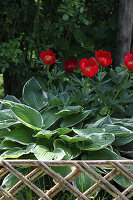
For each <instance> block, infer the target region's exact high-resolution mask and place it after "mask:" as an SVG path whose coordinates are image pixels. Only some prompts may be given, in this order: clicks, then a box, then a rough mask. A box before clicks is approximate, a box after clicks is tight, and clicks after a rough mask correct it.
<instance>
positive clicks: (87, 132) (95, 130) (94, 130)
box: [72, 128, 105, 137]
mask: <svg viewBox="0 0 133 200" xmlns="http://www.w3.org/2000/svg"><path fill="white" fill-rule="evenodd" d="M72 130H73V131H74V133H76V134H77V135H79V136H81V137H89V136H90V134H92V133H105V130H104V129H103V128H86V129H75V128H73V129H72Z"/></svg>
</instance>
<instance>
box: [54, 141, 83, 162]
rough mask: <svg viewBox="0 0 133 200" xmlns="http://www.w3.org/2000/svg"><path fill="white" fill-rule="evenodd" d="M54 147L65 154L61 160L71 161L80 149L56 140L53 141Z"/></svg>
mask: <svg viewBox="0 0 133 200" xmlns="http://www.w3.org/2000/svg"><path fill="white" fill-rule="evenodd" d="M54 147H55V148H60V149H63V150H64V152H65V154H66V155H65V156H64V158H63V160H71V159H73V158H76V157H77V156H79V154H80V149H79V148H77V147H76V145H75V144H71V145H70V144H69V145H68V144H67V143H65V142H64V141H63V140H60V139H57V140H55V141H54Z"/></svg>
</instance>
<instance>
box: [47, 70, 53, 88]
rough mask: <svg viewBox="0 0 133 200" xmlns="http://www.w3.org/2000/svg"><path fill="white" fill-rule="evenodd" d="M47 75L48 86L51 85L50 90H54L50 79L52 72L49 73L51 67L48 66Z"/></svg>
mask: <svg viewBox="0 0 133 200" xmlns="http://www.w3.org/2000/svg"><path fill="white" fill-rule="evenodd" d="M47 73H48V79H49V80H48V85H50V88H51V90H52V81H51V78H50V72H49V66H47Z"/></svg>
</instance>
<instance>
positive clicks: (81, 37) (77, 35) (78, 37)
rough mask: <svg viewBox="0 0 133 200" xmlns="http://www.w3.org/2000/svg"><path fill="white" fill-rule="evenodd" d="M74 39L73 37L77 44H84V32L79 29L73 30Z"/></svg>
mask: <svg viewBox="0 0 133 200" xmlns="http://www.w3.org/2000/svg"><path fill="white" fill-rule="evenodd" d="M74 37H75V40H77V42H79V43H84V42H85V40H86V37H85V34H84V32H83V31H82V30H80V29H79V28H78V29H75V30H74Z"/></svg>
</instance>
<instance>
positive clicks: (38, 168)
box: [0, 160, 133, 200]
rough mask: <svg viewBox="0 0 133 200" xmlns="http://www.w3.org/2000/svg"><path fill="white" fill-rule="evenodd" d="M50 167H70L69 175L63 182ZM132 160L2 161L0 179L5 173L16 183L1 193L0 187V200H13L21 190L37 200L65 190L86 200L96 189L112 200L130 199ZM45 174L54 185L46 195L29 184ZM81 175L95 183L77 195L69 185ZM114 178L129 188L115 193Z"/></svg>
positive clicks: (53, 195)
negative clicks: (25, 171) (23, 169)
mask: <svg viewBox="0 0 133 200" xmlns="http://www.w3.org/2000/svg"><path fill="white" fill-rule="evenodd" d="M31 166H32V168H33V169H32V171H30V173H28V174H26V175H23V174H22V173H20V172H19V171H18V167H31ZM53 166H58V168H60V167H66V166H67V167H68V166H69V167H74V168H73V171H72V172H71V173H69V174H68V175H67V176H66V177H65V178H63V177H62V176H61V175H59V174H58V173H56V172H55V171H54V170H53V168H51V167H53ZM100 168H102V169H103V168H108V169H109V172H108V173H107V174H106V175H101V174H100V173H98V170H99V169H100ZM132 169H133V160H107V161H105V160H103V161H101V160H100V161H64V160H62V161H37V160H3V161H1V162H0V178H1V179H2V178H3V177H4V176H5V175H7V174H8V173H12V174H13V175H14V176H16V177H17V178H18V179H19V181H18V182H17V183H16V184H15V185H14V186H13V187H12V188H11V189H9V190H5V189H4V188H3V187H2V186H0V194H1V197H0V200H5V199H10V200H12V199H13V200H16V194H18V193H19V192H20V191H21V190H22V189H23V188H24V187H25V186H27V187H29V188H30V189H31V190H32V191H33V192H35V193H36V194H37V195H38V200H42V199H45V200H51V199H52V198H53V197H55V196H56V195H57V194H58V193H59V192H61V191H62V190H63V189H66V190H67V191H69V192H70V193H71V194H73V195H74V196H75V199H76V200H78V199H79V200H88V199H90V197H91V196H92V195H93V194H95V193H96V192H97V191H99V190H100V189H103V190H105V191H107V192H108V193H109V194H110V195H111V196H112V198H113V199H114V200H117V199H118V200H128V199H131V198H132V196H133V184H132V182H133V173H132ZM44 172H45V174H47V175H49V176H50V177H52V179H54V180H55V181H56V183H55V185H54V186H52V188H49V189H48V190H46V191H43V190H41V189H40V188H38V187H37V186H36V185H35V184H34V183H33V181H34V180H35V179H36V178H37V177H39V176H40V175H41V174H44ZM81 173H84V174H86V175H87V176H88V177H89V178H91V179H92V180H93V181H94V182H95V183H94V184H93V186H91V187H90V188H88V190H86V191H85V192H84V193H81V192H80V191H79V190H78V189H77V188H76V187H74V186H73V184H72V181H73V180H74V179H75V178H76V177H78V176H79V175H80V174H81ZM118 174H122V175H123V176H125V177H126V178H127V179H128V180H130V182H131V185H130V186H129V187H127V188H126V189H123V191H119V190H118V188H116V187H115V186H114V185H113V184H112V179H114V178H115V177H116V176H118Z"/></svg>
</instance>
